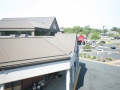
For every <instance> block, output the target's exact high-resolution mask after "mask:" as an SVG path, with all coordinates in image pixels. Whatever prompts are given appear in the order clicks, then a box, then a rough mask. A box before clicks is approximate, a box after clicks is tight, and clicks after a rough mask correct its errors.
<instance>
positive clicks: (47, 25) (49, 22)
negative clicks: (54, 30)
mask: <svg viewBox="0 0 120 90" xmlns="http://www.w3.org/2000/svg"><path fill="white" fill-rule="evenodd" d="M25 19H26V20H29V21H33V22H36V24H37V23H41V24H43V25H45V28H47V29H49V28H50V27H51V25H52V23H53V21H54V19H55V17H20V18H3V19H1V20H2V21H3V20H25ZM36 24H35V25H36Z"/></svg>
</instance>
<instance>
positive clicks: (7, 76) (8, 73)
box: [0, 60, 70, 84]
mask: <svg viewBox="0 0 120 90" xmlns="http://www.w3.org/2000/svg"><path fill="white" fill-rule="evenodd" d="M67 69H70V60H65V61H59V62H51V63H46V64H39V65H33V66H27V67H21V68H16V69H10V70H3V71H0V84H3V83H8V82H13V81H18V80H22V79H26V78H31V77H36V76H40V75H45V74H48V73H53V72H58V71H63V70H67Z"/></svg>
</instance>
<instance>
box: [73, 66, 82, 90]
mask: <svg viewBox="0 0 120 90" xmlns="http://www.w3.org/2000/svg"><path fill="white" fill-rule="evenodd" d="M80 70H81V66H80V67H79V70H78V74H77V77H76V80H75V84H74V87H73V90H76V86H77V83H78V78H79V75H80Z"/></svg>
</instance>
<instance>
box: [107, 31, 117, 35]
mask: <svg viewBox="0 0 120 90" xmlns="http://www.w3.org/2000/svg"><path fill="white" fill-rule="evenodd" d="M109 33H113V34H114V35H118V34H119V33H118V32H117V31H109V32H107V33H106V34H109Z"/></svg>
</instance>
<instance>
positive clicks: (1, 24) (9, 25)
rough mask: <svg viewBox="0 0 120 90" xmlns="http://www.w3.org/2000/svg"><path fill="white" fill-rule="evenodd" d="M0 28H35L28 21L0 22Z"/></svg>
mask: <svg viewBox="0 0 120 90" xmlns="http://www.w3.org/2000/svg"><path fill="white" fill-rule="evenodd" d="M0 28H35V27H34V26H33V25H32V24H31V23H30V21H29V20H0Z"/></svg>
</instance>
